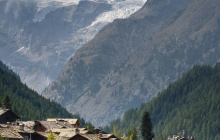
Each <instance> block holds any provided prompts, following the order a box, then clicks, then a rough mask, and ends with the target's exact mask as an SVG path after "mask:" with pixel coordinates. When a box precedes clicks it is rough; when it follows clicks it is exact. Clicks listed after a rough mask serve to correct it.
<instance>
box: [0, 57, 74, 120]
mask: <svg viewBox="0 0 220 140" xmlns="http://www.w3.org/2000/svg"><path fill="white" fill-rule="evenodd" d="M5 95H7V96H8V97H9V99H10V101H11V106H12V110H13V111H14V112H16V114H18V115H19V116H20V117H22V120H43V119H46V118H48V117H67V118H68V117H73V115H72V114H71V113H69V112H68V111H66V109H64V108H63V107H61V106H60V105H59V104H57V103H55V102H53V101H50V100H48V99H45V98H44V97H42V96H40V95H38V94H37V93H36V92H35V91H33V90H31V89H29V88H28V87H27V86H26V85H24V84H22V83H21V81H20V78H19V77H18V76H17V75H16V74H15V73H13V71H12V70H9V69H8V68H7V67H6V66H5V65H4V64H3V63H2V62H1V61H0V101H1V100H2V98H3V97H4V96H5ZM0 106H2V104H1V105H0Z"/></svg>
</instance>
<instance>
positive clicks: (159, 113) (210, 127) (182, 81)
mask: <svg viewBox="0 0 220 140" xmlns="http://www.w3.org/2000/svg"><path fill="white" fill-rule="evenodd" d="M219 82H220V63H218V64H216V65H215V66H214V67H211V66H207V65H196V66H194V67H193V68H192V69H191V70H189V71H188V72H186V73H184V74H183V75H182V76H181V77H180V78H179V79H178V80H177V81H175V82H174V83H172V84H170V85H169V86H168V87H167V88H166V89H165V90H163V91H162V92H161V93H159V94H158V96H157V97H155V98H154V99H153V100H152V101H150V102H148V103H145V104H143V105H142V106H141V107H140V108H138V109H131V110H129V111H126V112H125V114H124V116H123V119H122V120H115V121H113V122H112V123H111V125H109V126H108V127H106V130H108V131H109V130H110V129H111V130H113V126H118V128H119V130H121V132H128V131H129V130H131V129H132V128H134V127H137V128H139V126H140V120H141V117H142V113H143V112H144V111H146V110H148V111H149V112H150V114H151V118H152V121H153V124H154V131H155V133H156V137H157V138H159V137H160V135H162V136H163V137H164V139H166V138H167V137H168V136H169V135H170V136H172V135H176V134H177V133H179V132H180V133H181V134H182V131H183V130H185V135H186V136H188V135H189V136H194V137H195V138H196V139H198V140H219V139H220V111H219V109H220V92H219V91H220V89H219V88H220V87H219Z"/></svg>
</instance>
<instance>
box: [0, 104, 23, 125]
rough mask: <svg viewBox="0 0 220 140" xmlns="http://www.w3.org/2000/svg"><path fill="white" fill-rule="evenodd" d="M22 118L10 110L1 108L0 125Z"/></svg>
mask: <svg viewBox="0 0 220 140" xmlns="http://www.w3.org/2000/svg"><path fill="white" fill-rule="evenodd" d="M18 119H20V117H19V116H18V115H17V114H15V113H14V112H13V111H11V110H10V109H3V108H0V123H7V122H15V121H16V120H18Z"/></svg>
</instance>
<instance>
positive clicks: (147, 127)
mask: <svg viewBox="0 0 220 140" xmlns="http://www.w3.org/2000/svg"><path fill="white" fill-rule="evenodd" d="M140 130H141V135H142V137H143V140H152V138H153V137H154V133H153V124H152V121H151V118H150V113H149V112H148V111H145V112H144V113H143V116H142V119H141V126H140Z"/></svg>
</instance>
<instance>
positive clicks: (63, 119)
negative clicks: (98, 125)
mask: <svg viewBox="0 0 220 140" xmlns="http://www.w3.org/2000/svg"><path fill="white" fill-rule="evenodd" d="M47 121H66V122H69V123H70V124H72V125H75V124H76V123H77V122H78V119H71V118H48V119H47Z"/></svg>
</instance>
